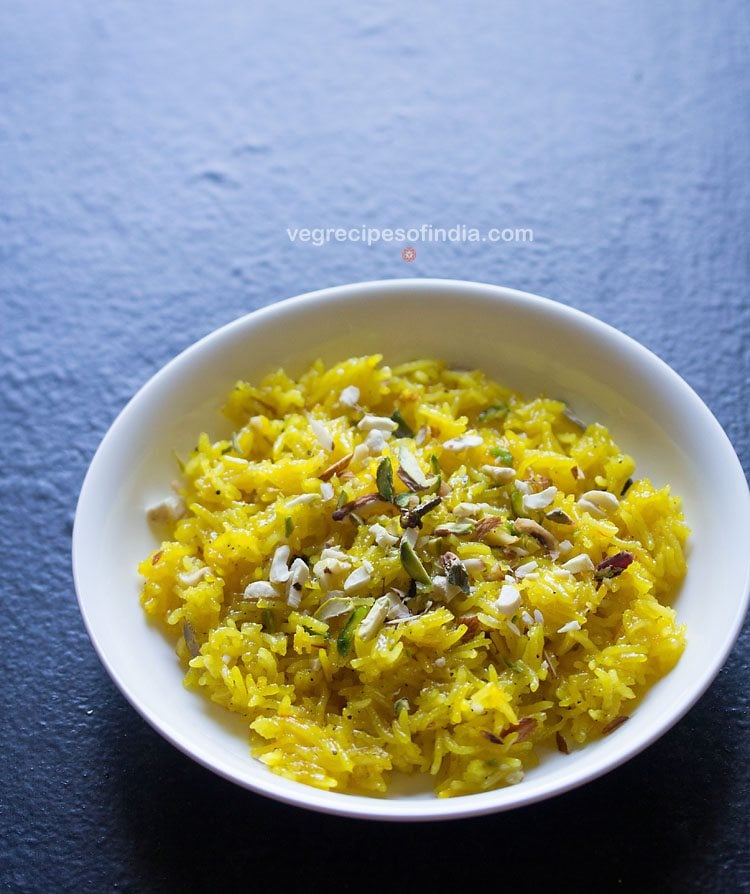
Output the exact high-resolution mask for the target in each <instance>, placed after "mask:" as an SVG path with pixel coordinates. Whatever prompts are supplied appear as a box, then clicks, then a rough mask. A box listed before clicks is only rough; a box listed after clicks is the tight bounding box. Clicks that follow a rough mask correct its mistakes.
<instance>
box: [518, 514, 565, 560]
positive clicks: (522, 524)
mask: <svg viewBox="0 0 750 894" xmlns="http://www.w3.org/2000/svg"><path fill="white" fill-rule="evenodd" d="M513 527H514V528H515V529H516V531H517V532H518V533H519V534H530V535H531V536H532V537H533V538H534V539H535V540H538V541H539V543H541V544H542V546H544V547H546V548H547V549H548V550H549V551H550V552H553V551H554V550H556V549H557V546H558V544H557V538H556V537H555V536H554V535H553V534H551V533H550V532H549V531H548V530H547V529H546V528H543V527H542V526H541V525H539V524H537V523H536V522H535V521H532V520H531V519H530V518H517V519H516V520H515V521H514V522H513Z"/></svg>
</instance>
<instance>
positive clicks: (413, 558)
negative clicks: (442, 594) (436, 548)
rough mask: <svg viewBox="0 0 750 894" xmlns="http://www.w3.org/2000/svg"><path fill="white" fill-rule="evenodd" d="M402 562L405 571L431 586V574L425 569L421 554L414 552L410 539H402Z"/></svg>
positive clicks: (417, 580)
mask: <svg viewBox="0 0 750 894" xmlns="http://www.w3.org/2000/svg"><path fill="white" fill-rule="evenodd" d="M400 555H401V564H402V565H403V567H404V571H405V572H406V573H407V574H408V575H409V577H411V578H412V580H415V581H416V582H417V583H420V584H424V585H425V586H429V585H430V584H431V583H432V581H431V580H430V575H429V574H428V573H427V571H426V570H425V567H424V565H423V564H422V563H421V562H420V561H419V556H417V554H416V553H415V552H414V547H413V546H412V545H411V544H410V543H409V541H408V540H402V541H401V550H400Z"/></svg>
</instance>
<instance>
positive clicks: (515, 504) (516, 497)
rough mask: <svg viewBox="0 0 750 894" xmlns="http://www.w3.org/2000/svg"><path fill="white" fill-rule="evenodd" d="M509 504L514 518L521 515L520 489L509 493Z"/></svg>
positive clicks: (521, 499)
mask: <svg viewBox="0 0 750 894" xmlns="http://www.w3.org/2000/svg"><path fill="white" fill-rule="evenodd" d="M510 505H511V507H512V509H513V514H514V515H515V516H516V518H520V517H521V516H522V515H523V494H522V493H521V491H520V490H514V491H513V492H512V493H511V495H510Z"/></svg>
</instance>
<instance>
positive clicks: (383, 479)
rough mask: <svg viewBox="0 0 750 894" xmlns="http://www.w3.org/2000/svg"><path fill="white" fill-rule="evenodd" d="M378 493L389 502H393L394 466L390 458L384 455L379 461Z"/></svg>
mask: <svg viewBox="0 0 750 894" xmlns="http://www.w3.org/2000/svg"><path fill="white" fill-rule="evenodd" d="M376 480H377V484H378V493H379V494H380V496H381V497H382V498H383V499H384V500H385V501H386V502H387V503H392V502H393V466H392V465H391V461H390V459H388V457H387V456H384V457H383V458H382V459H381V460H380V462H379V463H378V471H377V476H376Z"/></svg>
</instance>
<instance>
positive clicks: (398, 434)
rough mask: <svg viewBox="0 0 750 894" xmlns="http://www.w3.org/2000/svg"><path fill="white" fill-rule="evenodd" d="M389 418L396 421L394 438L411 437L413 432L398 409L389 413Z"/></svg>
mask: <svg viewBox="0 0 750 894" xmlns="http://www.w3.org/2000/svg"><path fill="white" fill-rule="evenodd" d="M391 419H392V420H393V421H394V422H395V423H396V425H397V428H396V430H395V431H394V432H393V437H394V438H413V437H414V432H413V431H412V429H411V428H410V427H409V425H408V423H407V421H406V420H405V419H404V417H403V416H402V415H401V413H399V411H398V409H396V410H394V411H393V413H392V414H391Z"/></svg>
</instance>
